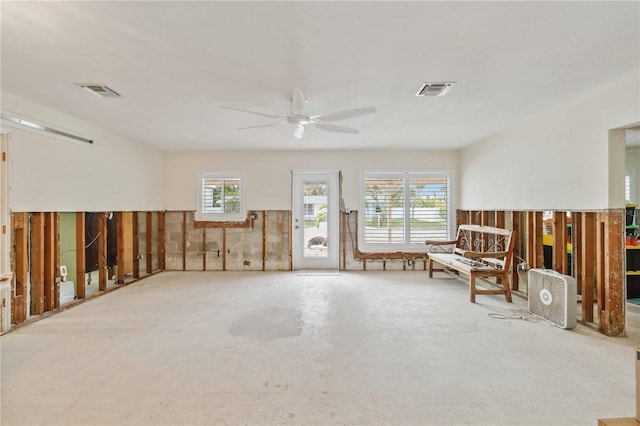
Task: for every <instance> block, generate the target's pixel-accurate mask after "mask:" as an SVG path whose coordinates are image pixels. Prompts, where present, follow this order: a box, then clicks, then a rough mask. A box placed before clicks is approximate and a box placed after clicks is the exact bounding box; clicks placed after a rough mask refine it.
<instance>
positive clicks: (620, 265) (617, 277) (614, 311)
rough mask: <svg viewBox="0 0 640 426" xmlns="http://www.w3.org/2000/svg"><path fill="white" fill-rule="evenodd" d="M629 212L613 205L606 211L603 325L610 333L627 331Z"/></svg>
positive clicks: (603, 330)
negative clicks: (625, 241) (626, 234)
mask: <svg viewBox="0 0 640 426" xmlns="http://www.w3.org/2000/svg"><path fill="white" fill-rule="evenodd" d="M625 214H626V213H625V210H624V209H612V210H607V211H606V212H605V213H604V250H605V258H604V272H605V282H604V295H603V296H604V310H603V315H601V319H602V321H601V322H600V324H599V326H600V330H601V331H602V332H603V333H605V334H606V335H608V336H622V335H623V334H624V325H625V316H624V308H625V303H626V300H625V298H624V286H625V277H626V276H625V270H624V257H625V251H624V237H625Z"/></svg>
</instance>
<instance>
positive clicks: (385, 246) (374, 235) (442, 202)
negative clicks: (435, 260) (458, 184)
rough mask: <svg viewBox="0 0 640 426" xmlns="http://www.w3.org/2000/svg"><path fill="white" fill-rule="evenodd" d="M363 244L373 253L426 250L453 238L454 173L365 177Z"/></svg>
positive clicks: (406, 173) (363, 176)
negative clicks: (427, 244) (427, 245)
mask: <svg viewBox="0 0 640 426" xmlns="http://www.w3.org/2000/svg"><path fill="white" fill-rule="evenodd" d="M361 188H362V197H361V205H360V215H359V218H360V223H359V228H360V230H361V232H360V236H359V238H360V241H361V243H362V246H363V248H365V249H366V250H369V251H371V250H373V251H376V250H377V251H385V250H393V251H399V250H400V251H402V250H405V251H412V250H416V249H424V248H425V246H424V241H425V240H427V239H430V240H448V239H450V237H451V224H452V223H453V220H452V217H451V216H452V211H453V208H452V205H451V200H452V196H451V193H452V174H451V173H427V172H424V173H413V172H398V173H373V172H364V173H363V174H362V182H361Z"/></svg>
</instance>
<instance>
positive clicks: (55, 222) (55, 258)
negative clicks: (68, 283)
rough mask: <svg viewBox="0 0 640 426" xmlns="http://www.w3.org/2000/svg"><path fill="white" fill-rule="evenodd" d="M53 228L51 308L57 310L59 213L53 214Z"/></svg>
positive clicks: (58, 292)
mask: <svg viewBox="0 0 640 426" xmlns="http://www.w3.org/2000/svg"><path fill="white" fill-rule="evenodd" d="M53 226H54V228H53V237H54V246H53V249H54V252H53V270H54V281H53V307H54V309H57V308H59V307H60V283H59V282H58V280H57V277H58V276H59V275H60V213H58V212H56V213H54V214H53Z"/></svg>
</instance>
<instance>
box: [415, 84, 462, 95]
mask: <svg viewBox="0 0 640 426" xmlns="http://www.w3.org/2000/svg"><path fill="white" fill-rule="evenodd" d="M451 86H453V83H424V84H423V85H422V86H420V89H419V90H418V91H417V92H416V96H444V95H446V94H447V92H448V91H449V89H451Z"/></svg>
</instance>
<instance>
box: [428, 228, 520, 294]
mask: <svg viewBox="0 0 640 426" xmlns="http://www.w3.org/2000/svg"><path fill="white" fill-rule="evenodd" d="M515 242H516V232H515V231H509V230H507V229H501V228H494V227H490V226H479V225H460V226H459V228H458V236H457V238H456V239H455V240H451V241H435V240H427V241H425V244H427V245H428V246H430V251H429V253H428V256H429V278H433V271H443V270H449V271H453V272H455V273H456V274H458V275H459V274H463V275H465V276H467V277H469V292H470V296H469V299H470V301H471V303H475V302H476V294H504V296H505V299H506V300H507V302H509V303H511V289H510V288H509V266H510V265H511V259H512V256H513V249H514V247H515ZM434 263H437V264H439V265H442V267H443V269H434V267H433V264H434ZM476 278H495V279H496V284H498V285H502V288H497V289H484V288H476Z"/></svg>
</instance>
